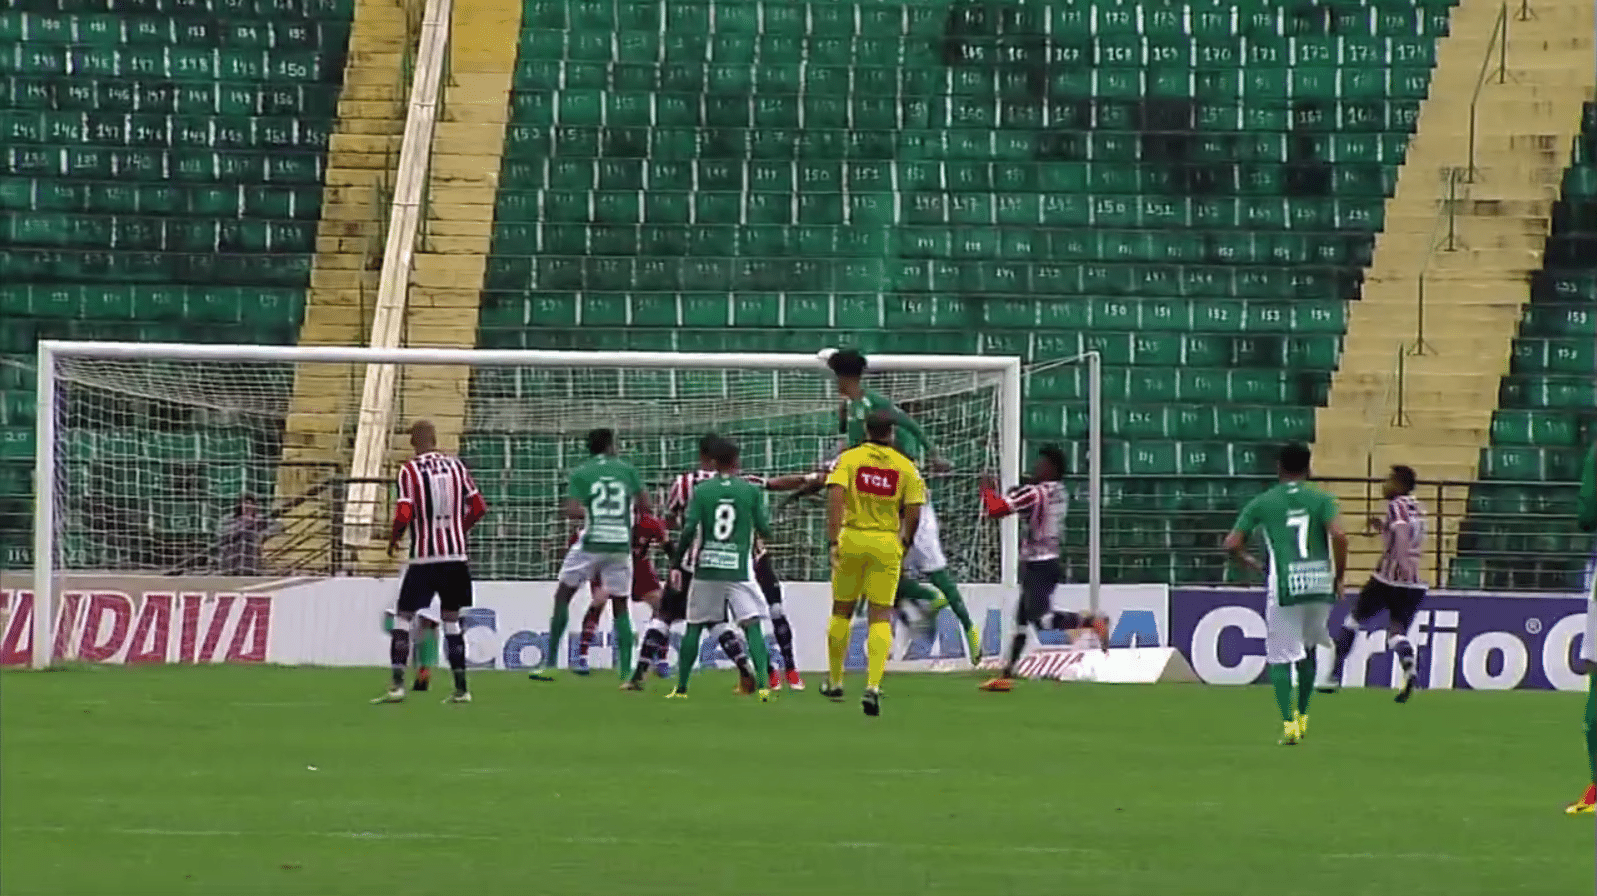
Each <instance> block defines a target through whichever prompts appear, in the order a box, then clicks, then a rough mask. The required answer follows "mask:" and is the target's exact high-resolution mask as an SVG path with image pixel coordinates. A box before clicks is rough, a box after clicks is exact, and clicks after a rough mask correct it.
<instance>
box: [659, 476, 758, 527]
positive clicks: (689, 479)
mask: <svg viewBox="0 0 1597 896" xmlns="http://www.w3.org/2000/svg"><path fill="white" fill-rule="evenodd" d="M717 475H719V474H717V473H716V472H715V471H714V470H689V471H687V472H686V473H681V474H679V475H678V476H677V477H676V478H675V479H673V480H671V488H670V489H669V490H667V492H666V495H665V518H666V521H667V522H668V523H671V524H673V525H680V524H681V523H682V515H683V514H684V513H687V510H688V501H690V500H692V498H693V489H694V488H695V487H697V486H698V484H699V483H701V482H704V481H705V480H707V479H714V478H715V477H716V476H717ZM743 478H744V479H746V480H748V481H749V482H751V483H753V484H755V485H757V486H759V487H760V488H765V477H764V476H755V475H754V474H752V473H744V474H743Z"/></svg>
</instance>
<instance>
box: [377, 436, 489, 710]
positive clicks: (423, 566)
mask: <svg viewBox="0 0 1597 896" xmlns="http://www.w3.org/2000/svg"><path fill="white" fill-rule="evenodd" d="M410 446H411V448H413V449H415V452H416V454H415V456H413V457H412V458H411V459H410V460H407V461H405V463H404V465H403V466H401V467H400V468H399V502H398V504H396V505H395V506H394V525H393V529H392V530H391V531H390V533H389V535H388V555H389V556H390V557H392V556H393V555H394V552H395V551H397V550H398V549H399V539H400V538H401V537H403V536H404V534H405V533H406V532H409V533H410V562H409V564H407V565H406V566H405V575H404V578H403V579H401V580H400V583H399V600H398V602H397V603H396V604H395V605H394V625H393V628H392V629H390V630H389V633H388V639H389V640H388V661H389V663H390V666H391V668H392V670H393V684H392V685H391V686H390V687H389V689H388V692H387V693H386V694H384V695H383V696H381V697H378V698H377V699H375V700H373V701H372V702H373V703H398V702H400V701H402V700H404V699H405V668H406V667H407V666H409V665H410V632H411V626H412V625H413V624H414V622H415V618H416V614H417V613H418V612H420V611H421V610H423V609H425V608H427V607H429V606H431V605H432V602H433V598H435V597H436V598H437V599H438V608H439V614H438V615H439V621H440V623H441V625H442V627H443V630H444V655H445V656H446V657H448V659H449V669H450V671H451V672H453V673H454V676H455V690H454V692H453V693H452V694H450V695H449V697H448V699H447V700H446V701H445V702H447V703H470V702H471V692H470V691H468V690H467V689H466V638H465V634H464V633H463V631H462V630H461V627H460V611H461V610H462V609H463V608H465V607H469V606H471V570H470V568H469V567H467V565H466V535H467V533H469V532H470V531H471V527H473V526H475V525H477V523H478V521H479V520H481V519H482V518H483V517H484V516H486V515H487V513H488V504H487V502H486V501H484V500H483V498H482V493H481V492H479V491H478V490H477V484H476V483H475V482H473V481H472V479H471V471H470V470H468V469H467V468H466V465H465V463H463V462H462V461H461V460H460V458H458V457H455V456H454V455H452V454H445V453H443V452H442V451H439V450H438V430H437V429H436V428H435V427H434V426H433V424H432V423H431V422H429V421H427V420H418V421H416V423H415V424H413V425H412V426H411V427H410ZM420 681H421V682H425V679H421V680H420ZM417 689H418V690H420V689H421V687H420V686H418V688H417Z"/></svg>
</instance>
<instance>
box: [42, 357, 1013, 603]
mask: <svg viewBox="0 0 1597 896" xmlns="http://www.w3.org/2000/svg"><path fill="white" fill-rule="evenodd" d="M40 363H41V364H42V365H47V366H48V370H49V376H48V377H47V379H48V383H49V384H48V386H47V387H41V388H42V389H43V388H47V389H48V392H49V393H53V394H45V393H44V392H41V395H40V403H39V409H40V412H39V436H40V439H41V452H40V454H41V461H42V463H43V464H45V466H43V467H41V469H48V470H50V471H51V472H50V475H49V476H48V477H47V479H48V483H46V486H47V487H41V488H40V489H38V496H39V497H40V498H41V499H43V500H44V501H47V502H48V503H43V502H41V503H40V504H39V506H38V507H37V508H36V522H37V523H38V524H41V528H40V533H41V535H42V537H41V538H39V539H36V546H37V548H39V552H38V556H36V568H35V577H36V578H38V577H39V576H40V575H44V576H46V577H47V578H45V579H41V580H40V581H41V583H42V584H50V583H51V582H52V581H54V580H56V579H58V577H59V576H60V575H61V574H63V573H73V574H76V573H96V572H112V573H126V572H146V573H161V574H176V573H186V574H219V575H261V576H273V577H282V576H296V575H313V576H326V575H345V574H391V573H392V572H393V569H394V564H393V563H392V561H388V560H386V558H384V557H383V556H382V552H381V551H380V550H373V549H372V548H373V546H374V541H376V540H380V539H382V538H383V537H384V536H385V535H386V530H387V521H388V519H389V518H390V515H391V511H392V500H393V494H392V493H393V488H392V486H391V484H390V483H391V482H392V479H393V477H394V475H395V473H396V472H397V468H398V464H399V463H400V462H402V460H403V459H404V457H405V456H406V454H407V453H408V449H407V448H405V440H404V438H403V436H402V435H401V433H402V432H403V431H404V429H405V428H406V427H408V425H409V423H410V422H411V421H413V420H414V419H419V418H424V417H425V418H428V419H433V420H434V421H435V423H437V424H438V427H439V430H440V435H441V440H442V442H443V447H445V448H446V449H451V450H458V452H459V454H460V455H461V457H462V458H463V459H464V460H465V461H466V462H467V463H468V465H469V466H470V467H471V469H472V471H473V473H474V475H475V477H476V480H477V483H478V485H479V487H480V488H481V489H482V491H483V492H484V494H485V497H486V498H487V501H488V503H489V506H490V508H491V512H490V515H489V517H488V518H487V519H486V520H485V521H484V522H483V523H482V524H481V527H480V528H479V529H478V530H477V531H476V532H474V534H473V539H472V541H473V545H472V553H473V564H474V568H475V571H476V572H477V574H478V575H479V576H480V577H482V578H485V579H501V580H548V579H552V578H554V576H555V573H556V570H557V569H558V564H559V561H560V558H561V556H562V554H563V553H564V550H565V548H566V546H567V544H568V541H569V538H570V535H571V533H572V529H571V524H570V523H569V522H568V521H566V520H564V519H563V518H562V517H561V514H560V511H559V507H560V501H561V498H562V497H563V496H564V490H565V481H566V476H567V474H568V473H569V471H570V470H571V469H572V468H573V467H574V466H576V464H578V463H579V462H581V461H582V460H583V459H584V456H585V453H586V450H585V447H584V437H585V436H586V434H587V432H588V431H589V430H591V429H594V428H598V427H611V428H613V429H615V430H616V432H617V434H618V437H619V442H620V445H621V453H622V456H623V457H625V458H626V459H628V460H629V461H631V462H632V463H633V464H635V465H636V466H637V467H638V468H639V470H640V471H641V472H642V473H643V475H644V479H645V482H646V483H647V484H648V485H649V486H650V487H651V489H652V490H653V491H654V493H655V496H656V498H657V499H661V498H663V497H664V492H665V489H666V488H667V486H668V485H669V483H670V481H671V480H672V479H673V478H674V477H675V476H676V475H677V474H678V473H681V472H683V471H686V470H689V469H692V468H694V467H695V466H696V464H697V461H696V456H697V443H698V440H699V438H700V437H701V436H702V435H704V434H706V433H709V432H715V433H719V434H722V435H726V436H730V437H731V438H733V439H734V440H735V441H736V442H737V443H738V445H739V447H740V448H741V451H742V458H743V467H744V469H745V470H747V471H749V472H754V473H760V474H765V475H781V474H788V473H799V472H808V471H812V470H815V469H817V468H819V467H820V466H821V465H822V464H824V463H825V462H826V461H827V460H828V459H829V458H830V457H832V456H834V455H835V454H836V453H837V451H838V449H839V447H840V445H841V436H840V434H839V419H840V418H839V413H838V411H839V398H838V395H837V390H836V385H835V383H834V381H833V379H832V377H831V375H830V374H829V372H828V371H827V370H826V368H825V365H824V363H823V362H822V361H821V359H820V358H819V357H818V356H817V355H815V354H808V353H807V354H793V355H730V354H727V355H716V354H651V353H576V352H538V351H471V350H443V349H396V350H371V349H358V348H317V347H260V346H180V345H131V344H94V343H57V344H46V346H45V347H44V348H43V349H42V350H41V354H40ZM870 363H871V370H870V372H869V373H867V377H866V380H867V382H866V385H867V387H868V388H870V389H872V390H874V391H877V392H879V393H881V394H883V395H884V396H886V397H888V398H890V399H891V400H892V401H894V402H895V403H896V404H897V405H898V406H899V407H900V408H902V409H903V410H904V412H905V413H906V414H908V415H909V416H910V417H911V418H913V419H914V420H915V421H916V422H917V423H918V424H919V425H920V426H921V428H922V429H923V430H924V431H925V432H926V434H927V436H928V438H929V440H930V441H931V442H932V443H933V445H934V446H935V449H936V452H937V454H938V456H939V457H940V458H941V459H942V460H943V461H946V463H947V466H948V468H949V469H948V470H947V471H946V472H928V476H927V478H928V484H929V486H930V490H931V496H932V501H933V504H934V506H935V507H936V510H937V515H938V517H939V521H940V523H941V529H942V540H943V545H944V549H945V551H946V553H947V554H948V558H949V564H950V567H951V569H952V571H953V573H954V575H955V576H956V577H957V578H958V579H960V580H962V581H966V582H972V583H998V582H1003V581H1006V580H1011V579H1012V576H1013V574H1014V568H1015V565H1016V562H1015V545H1014V540H1015V539H1014V533H1015V530H1014V528H1013V525H1012V524H1010V525H1004V526H999V525H994V524H993V523H991V522H990V521H985V520H983V519H981V517H980V507H979V489H978V482H979V480H980V478H981V477H982V476H992V477H994V478H997V479H999V480H1001V481H1004V482H1009V483H1012V482H1014V481H1016V479H1017V477H1018V476H1019V474H1020V403H1019V390H1020V364H1019V362H1018V360H1016V359H1013V358H998V357H983V356H971V357H960V356H876V357H872V358H871V359H870ZM372 364H392V365H394V369H395V371H396V374H397V375H396V376H395V377H394V378H393V381H394V383H395V386H394V389H393V392H392V394H391V395H390V396H388V398H389V400H390V401H391V405H390V406H388V407H384V408H373V407H361V403H362V399H361V394H362V393H361V388H360V385H361V383H362V381H363V379H364V376H365V372H366V369H367V367H368V366H369V365H372ZM451 372H452V373H451ZM368 399H369V396H368ZM373 421H382V426H383V427H384V433H383V436H384V438H383V439H382V441H384V442H387V443H388V444H389V445H390V446H391V448H390V450H389V451H387V452H386V457H384V458H383V459H382V460H381V462H380V463H378V464H377V465H376V467H377V468H376V469H370V468H368V469H354V470H352V469H351V466H350V464H351V460H352V457H353V446H354V444H355V442H356V435H357V432H358V431H359V429H360V427H361V425H362V423H363V422H364V423H365V424H366V425H368V426H373V425H375V424H374V423H373ZM917 460H925V458H917ZM352 497H353V498H354V499H355V501H356V503H353V504H352V503H351V498H352ZM772 499H773V508H777V513H776V514H775V517H774V520H775V528H776V530H777V535H778V539H777V541H776V543H775V544H773V545H772V548H773V551H774V553H775V555H776V559H777V562H778V567H777V568H778V569H779V571H780V573H781V575H782V576H783V577H784V578H786V579H788V580H790V581H805V580H808V581H819V580H824V579H825V578H826V577H827V569H826V563H827V557H826V554H825V551H824V545H825V543H826V542H825V538H824V535H823V531H822V529H823V525H824V505H823V504H822V502H821V501H820V500H819V499H818V498H817V497H809V498H794V497H792V496H788V495H773V496H772ZM50 577H54V578H50ZM57 587H59V585H58V584H57ZM45 593H47V594H48V593H49V591H46V592H45Z"/></svg>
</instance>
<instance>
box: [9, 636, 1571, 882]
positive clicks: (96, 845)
mask: <svg viewBox="0 0 1597 896" xmlns="http://www.w3.org/2000/svg"><path fill="white" fill-rule="evenodd" d="M382 677H383V676H382V673H381V672H380V671H372V670H364V671H356V670H325V669H315V670H310V669H284V668H148V669H74V670H68V671H62V672H53V673H27V672H9V673H4V674H0V760H3V766H0V844H3V845H0V849H3V855H4V858H3V859H0V862H3V871H0V894H4V896H93V894H108V896H110V894H115V896H141V894H151V896H157V894H158V896H174V894H205V896H218V894H227V896H243V894H304V896H342V894H350V896H356V894H359V896H370V894H383V896H412V894H416V896H419V894H440V896H460V894H469V893H479V892H480V893H518V894H519V893H531V894H545V896H565V894H589V893H593V894H616V893H639V894H651V896H653V894H741V893H748V894H757V896H783V894H825V896H897V894H904V896H909V894H916V896H921V894H943V893H948V894H959V896H995V894H1048V896H1055V894H1059V893H1070V892H1075V893H1090V894H1093V896H1118V894H1126V896H1209V894H1213V896H1246V894H1261V896H1263V894H1270V896H1289V894H1302V896H1320V894H1326V896H1331V894H1335V896H1355V894H1380V896H1389V894H1392V893H1411V894H1448V896H1458V894H1476V893H1479V894H1501V893H1535V894H1547V896H1551V894H1564V893H1582V892H1584V893H1590V892H1592V882H1593V867H1592V866H1593V830H1592V827H1593V825H1592V819H1591V818H1590V817H1574V818H1572V817H1567V816H1565V815H1563V814H1562V811H1561V810H1562V805H1563V803H1564V802H1566V801H1568V800H1570V799H1573V798H1574V797H1575V796H1577V795H1578V791H1579V789H1580V785H1581V779H1582V777H1583V775H1584V773H1585V762H1584V759H1583V757H1582V755H1581V748H1582V742H1581V735H1580V727H1579V726H1580V715H1581V705H1582V704H1581V699H1582V698H1581V697H1580V696H1577V695H1573V694H1556V693H1533V692H1515V693H1468V692H1440V693H1425V692H1422V693H1420V694H1418V695H1417V696H1416V698H1415V700H1414V702H1413V703H1411V704H1409V705H1408V706H1396V705H1394V704H1393V703H1392V702H1391V699H1390V696H1389V695H1388V694H1386V693H1382V692H1358V691H1350V692H1345V693H1342V694H1339V695H1336V696H1330V697H1319V698H1317V699H1318V704H1317V707H1316V711H1315V712H1314V713H1313V716H1312V719H1313V728H1312V730H1311V732H1310V734H1309V738H1308V740H1307V741H1306V742H1305V743H1303V744H1301V745H1299V746H1296V747H1281V746H1277V745H1276V743H1275V739H1276V736H1277V734H1278V733H1279V724H1278V723H1277V722H1276V721H1275V718H1274V708H1273V703H1272V701H1271V696H1270V693H1269V692H1268V691H1267V690H1265V689H1263V688H1205V687H1202V686H1195V685H1171V686H1163V687H1129V686H1121V687H1107V686H1093V685H1065V686H1057V685H1052V684H1035V683H1028V684H1025V685H1023V686H1022V687H1020V688H1019V689H1017V690H1016V691H1015V692H1014V693H1011V694H983V693H978V692H977V691H975V690H974V684H975V680H974V679H973V678H970V677H967V676H963V675H947V676H899V677H897V678H891V677H890V678H889V681H888V688H887V694H886V697H885V698H884V703H883V707H884V708H883V713H884V714H883V715H882V717H881V718H877V719H870V718H866V717H864V716H863V715H862V714H861V713H860V710H859V706H858V704H857V703H856V702H854V701H852V700H851V701H849V702H848V703H845V704H842V705H834V704H831V703H828V702H827V701H826V700H824V699H822V698H821V697H820V696H818V695H817V694H816V693H814V691H813V689H812V690H811V691H810V692H808V693H802V694H791V693H785V692H784V693H782V694H781V695H780V697H779V698H778V699H777V700H775V701H774V702H772V703H770V704H765V705H762V704H760V703H757V702H754V701H753V700H751V699H748V698H739V697H735V696H733V695H732V694H731V693H730V688H731V685H732V681H731V679H730V678H727V677H724V676H719V675H710V676H705V677H704V678H702V679H700V680H698V681H697V683H696V684H697V687H696V690H695V692H694V694H693V697H692V698H691V699H690V700H688V701H683V702H678V701H667V700H664V699H662V698H663V696H664V694H665V691H666V688H665V687H663V686H662V684H660V683H655V684H653V685H652V689H651V690H650V691H649V692H647V693H644V694H625V693H619V692H617V691H616V690H615V683H614V681H613V679H612V678H611V677H610V676H608V675H605V676H595V677H594V678H591V679H578V678H568V679H565V680H562V681H560V682H557V683H554V684H539V683H536V682H529V681H527V680H526V679H525V678H523V677H522V676H521V675H519V674H511V673H484V674H479V675H477V676H476V678H475V680H474V682H473V691H474V696H475V697H476V700H477V702H476V703H474V704H472V705H470V706H445V705H441V704H440V702H439V699H438V698H439V697H441V696H442V695H441V694H439V693H437V692H436V691H434V692H432V693H428V694H419V695H414V696H413V698H412V702H409V703H406V704H403V705H399V706H369V705H367V703H366V700H367V698H369V697H371V696H374V695H375V694H377V693H378V692H379V691H380V690H381V686H382V683H383V682H382ZM811 685H812V688H813V685H814V682H813V681H812V682H811ZM856 685H857V682H856Z"/></svg>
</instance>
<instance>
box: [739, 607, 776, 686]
mask: <svg viewBox="0 0 1597 896" xmlns="http://www.w3.org/2000/svg"><path fill="white" fill-rule="evenodd" d="M743 632H744V634H746V635H748V639H749V653H751V654H753V655H754V683H755V686H756V687H760V688H763V687H765V680H766V679H767V678H768V677H770V675H771V655H770V652H769V651H767V650H766V649H765V633H764V632H762V631H760V622H759V620H755V621H753V622H750V623H746V624H745V626H744V628H743Z"/></svg>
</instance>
